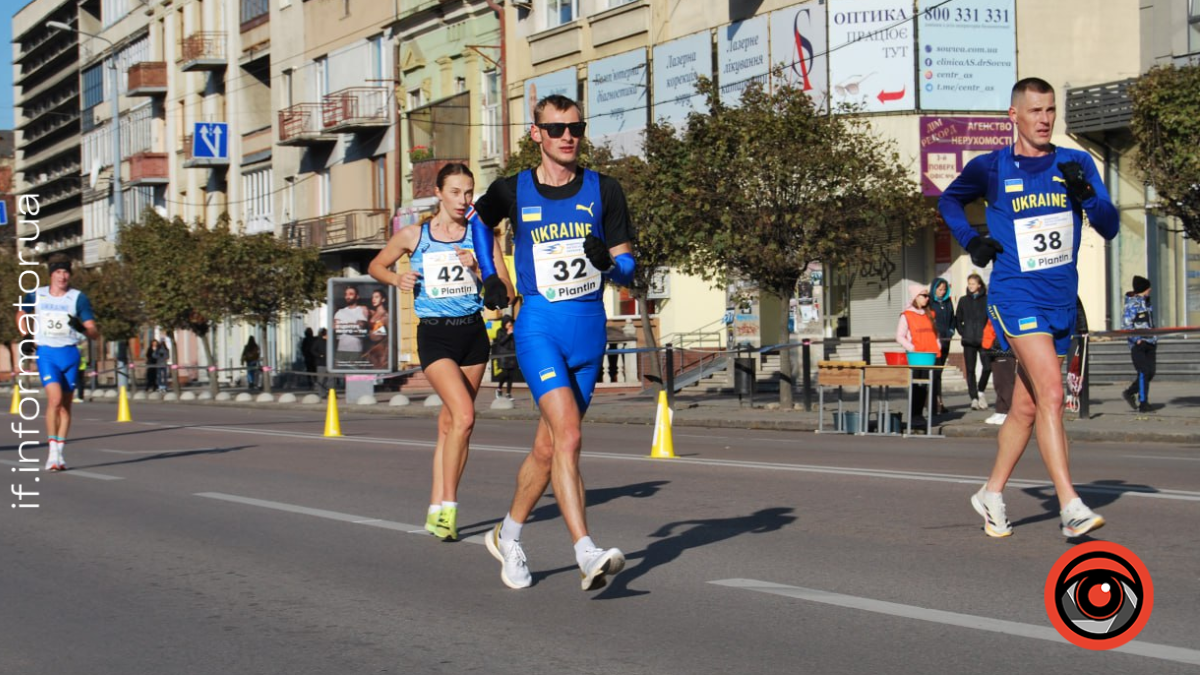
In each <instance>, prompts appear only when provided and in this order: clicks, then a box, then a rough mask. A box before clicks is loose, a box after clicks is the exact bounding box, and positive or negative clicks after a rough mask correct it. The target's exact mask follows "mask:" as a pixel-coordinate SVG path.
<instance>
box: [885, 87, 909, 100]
mask: <svg viewBox="0 0 1200 675" xmlns="http://www.w3.org/2000/svg"><path fill="white" fill-rule="evenodd" d="M904 89H905V88H904V87H901V88H900V91H883V90H880V92H879V102H880V103H887V102H888V101H899V100H900V99H902V98H904Z"/></svg>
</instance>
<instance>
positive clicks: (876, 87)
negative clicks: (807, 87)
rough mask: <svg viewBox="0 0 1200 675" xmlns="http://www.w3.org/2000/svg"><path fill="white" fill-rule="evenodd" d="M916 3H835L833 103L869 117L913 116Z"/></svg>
mask: <svg viewBox="0 0 1200 675" xmlns="http://www.w3.org/2000/svg"><path fill="white" fill-rule="evenodd" d="M912 11H913V4H912V1H911V0H829V49H830V55H829V56H830V58H829V82H830V84H831V85H832V87H831V88H832V90H833V97H832V99H831V102H832V103H833V108H834V110H835V111H836V110H837V107H838V106H839V105H841V104H846V103H849V104H856V105H859V106H861V107H862V110H864V111H865V112H895V111H897V110H912V109H913V108H915V107H916V103H917V97H916V95H915V94H914V93H913V88H914V86H913V69H914V67H915V66H914V58H913V44H914V41H913V24H912Z"/></svg>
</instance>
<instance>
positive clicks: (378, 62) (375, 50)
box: [368, 35, 383, 86]
mask: <svg viewBox="0 0 1200 675" xmlns="http://www.w3.org/2000/svg"><path fill="white" fill-rule="evenodd" d="M369 42H370V45H371V79H372V80H374V82H369V83H368V84H370V85H372V86H381V85H382V84H383V82H382V80H383V36H382V35H375V36H373V37H371V38H370V39H369Z"/></svg>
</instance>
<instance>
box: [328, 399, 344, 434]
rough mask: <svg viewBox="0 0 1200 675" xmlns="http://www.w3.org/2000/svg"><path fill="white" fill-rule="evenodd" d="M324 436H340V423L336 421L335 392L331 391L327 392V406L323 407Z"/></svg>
mask: <svg viewBox="0 0 1200 675" xmlns="http://www.w3.org/2000/svg"><path fill="white" fill-rule="evenodd" d="M325 435H326V436H329V437H337V436H341V435H342V423H341V422H340V421H339V420H338V409H337V392H336V391H334V390H332V389H330V390H329V405H327V406H326V407H325Z"/></svg>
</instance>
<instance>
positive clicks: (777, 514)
mask: <svg viewBox="0 0 1200 675" xmlns="http://www.w3.org/2000/svg"><path fill="white" fill-rule="evenodd" d="M791 512H792V508H791V507H772V508H769V509H760V510H758V511H756V512H755V513H752V514H750V515H748V516H739V517H736V518H709V519H705V520H679V521H676V522H674V523H667V524H666V525H663V526H662V527H660V528H658V529H657V530H655V531H654V532H652V533H651V534H650V536H651V537H658V538H660V540H659V541H656V542H653V543H651V544H650V545H649V546H647V547H646V548H645V550H642V551H635V552H633V553H630V554H628V555H626V557H625V559H626V560H627V561H633V560H640V561H641V562H639V563H638V564H637V565H635V566H633V567H630V568H629V569H627V570H625V571H624V572H622V573H620V574H618V575H616V576H615V577H613V578H612V580H611V581H610V582H609V585H608V588H606V589H604V590H603V591H602V592H601V593H600V594H599V595H598V596H597V597H598V598H603V599H605V600H612V599H616V598H628V597H634V596H638V595H646V594H648V593H649V592H650V591H641V590H634V589H632V588H630V587H629V585H630V582H632V581H634V580H635V579H638V578H639V577H642V576H644V575H645V574H647V573H649V572H650V570H652V569H654V568H655V567H658V566H660V565H666V564H668V563H670V562H672V561H674V560H676V559H677V558H679V556H681V555H683V552H684V551H686V550H688V549H692V548H699V547H701V546H709V545H710V544H716V543H718V542H722V541H725V540H726V539H732V538H734V537H737V536H741V535H743V534H765V533H767V532H775V531H776V530H780V529H782V528H783V527H784V526H785V525H790V524H792V523H793V522H795V521H796V516H793V515H789V514H790V513H791ZM676 530H679V533H678V534H673V533H674V532H675V531H676ZM575 569H576V568H574V567H568V568H563V569H562V570H553V571H550V572H546V573H544V574H543V575H541V576H543V577H546V576H550V575H551V574H554V573H557V572H560V571H567V570H575ZM535 576H537V575H535Z"/></svg>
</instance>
